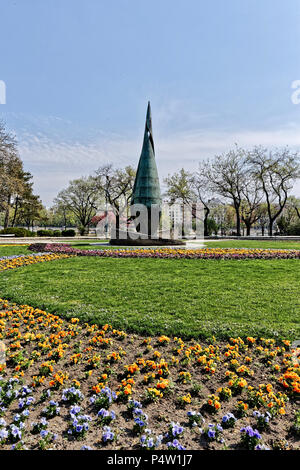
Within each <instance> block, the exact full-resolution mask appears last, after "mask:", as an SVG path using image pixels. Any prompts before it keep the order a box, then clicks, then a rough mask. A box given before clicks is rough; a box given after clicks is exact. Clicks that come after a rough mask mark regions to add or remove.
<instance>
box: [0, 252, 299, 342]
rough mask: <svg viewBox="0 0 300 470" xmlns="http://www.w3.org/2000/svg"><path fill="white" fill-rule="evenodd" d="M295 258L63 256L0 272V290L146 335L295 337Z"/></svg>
mask: <svg viewBox="0 0 300 470" xmlns="http://www.w3.org/2000/svg"><path fill="white" fill-rule="evenodd" d="M299 279H300V262H299V260H246V261H229V260H226V261H216V260H160V259H112V258H108V259H103V258H102V259H101V258H88V257H85V258H81V257H78V258H76V257H75V258H70V259H66V260H58V261H52V262H48V263H41V264H36V265H32V266H27V267H24V268H18V269H14V270H11V271H5V272H3V273H2V274H1V275H0V295H1V297H2V298H8V299H11V300H13V301H15V302H17V303H19V304H25V303H26V304H29V305H32V306H34V307H40V308H44V309H46V310H47V311H49V312H55V313H58V314H62V315H65V316H77V317H79V318H81V319H83V320H91V321H93V322H97V323H99V324H103V323H106V322H108V323H111V324H112V325H113V326H114V327H117V328H123V329H125V328H126V329H127V330H133V331H136V332H140V333H146V334H149V335H151V334H157V333H164V334H175V335H180V336H185V337H199V336H202V337H209V336H211V335H212V334H214V335H215V336H217V337H219V338H220V337H228V336H235V337H236V336H238V335H240V336H245V335H252V336H257V335H264V336H265V337H266V336H268V337H270V336H273V337H274V336H276V335H277V334H279V335H281V336H284V337H286V338H288V339H292V338H299V337H300V322H299V317H300V315H299V314H300V300H299Z"/></svg>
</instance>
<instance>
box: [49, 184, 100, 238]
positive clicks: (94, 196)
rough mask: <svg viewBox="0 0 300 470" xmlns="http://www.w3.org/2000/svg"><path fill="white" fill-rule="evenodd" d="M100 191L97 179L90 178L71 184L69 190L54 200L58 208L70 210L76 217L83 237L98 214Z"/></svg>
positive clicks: (61, 192)
mask: <svg viewBox="0 0 300 470" xmlns="http://www.w3.org/2000/svg"><path fill="white" fill-rule="evenodd" d="M98 200H99V189H98V186H97V181H96V179H95V178H93V177H91V176H89V177H84V178H79V179H76V180H73V181H71V182H70V184H69V186H68V188H67V189H64V190H63V191H60V193H59V194H58V196H57V197H56V198H55V200H54V204H55V206H56V207H58V208H59V207H61V208H65V209H68V210H70V211H71V212H72V213H73V214H74V216H75V217H76V219H77V221H78V225H79V231H80V233H81V235H84V233H85V232H86V231H88V229H89V224H90V221H91V219H92V217H93V216H94V215H95V214H96V210H97V205H98Z"/></svg>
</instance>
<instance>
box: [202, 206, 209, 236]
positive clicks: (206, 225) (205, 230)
mask: <svg viewBox="0 0 300 470" xmlns="http://www.w3.org/2000/svg"><path fill="white" fill-rule="evenodd" d="M209 212H210V210H209V209H208V208H204V221H203V222H204V236H205V237H208V236H209V233H208V223H207V222H208V215H209Z"/></svg>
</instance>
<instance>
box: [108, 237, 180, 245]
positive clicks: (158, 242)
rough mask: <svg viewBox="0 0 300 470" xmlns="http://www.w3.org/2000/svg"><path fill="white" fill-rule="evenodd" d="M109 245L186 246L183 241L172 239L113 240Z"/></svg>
mask: <svg viewBox="0 0 300 470" xmlns="http://www.w3.org/2000/svg"><path fill="white" fill-rule="evenodd" d="M109 244H110V245H120V246H175V245H183V246H184V245H185V242H184V241H183V240H173V239H170V238H157V239H154V238H147V239H142V238H138V239H137V240H132V239H131V238H111V239H110V241H109Z"/></svg>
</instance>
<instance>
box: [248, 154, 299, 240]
mask: <svg viewBox="0 0 300 470" xmlns="http://www.w3.org/2000/svg"><path fill="white" fill-rule="evenodd" d="M249 162H250V165H251V175H252V177H253V178H255V179H256V180H258V181H259V182H260V183H261V186H262V190H263V192H264V195H265V198H266V203H267V211H268V218H269V230H268V231H269V235H270V236H271V235H272V234H273V225H274V222H275V220H276V219H277V217H279V216H280V214H281V213H282V211H283V209H284V207H285V205H286V202H287V198H288V194H289V191H290V190H291V189H292V187H293V184H294V182H295V180H296V179H297V178H299V177H300V165H299V155H298V153H297V152H294V153H292V152H291V151H290V150H289V149H288V148H284V149H276V150H274V151H268V150H267V149H265V148H263V147H255V148H254V150H253V151H252V152H251V154H250V156H249Z"/></svg>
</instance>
